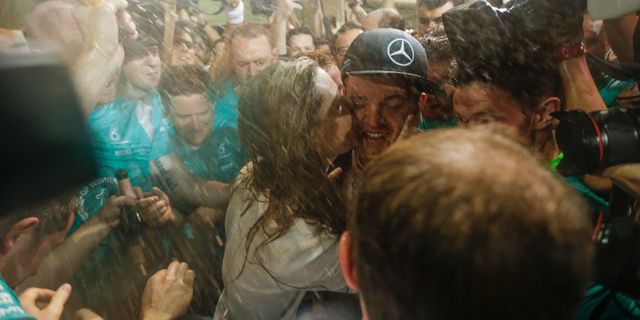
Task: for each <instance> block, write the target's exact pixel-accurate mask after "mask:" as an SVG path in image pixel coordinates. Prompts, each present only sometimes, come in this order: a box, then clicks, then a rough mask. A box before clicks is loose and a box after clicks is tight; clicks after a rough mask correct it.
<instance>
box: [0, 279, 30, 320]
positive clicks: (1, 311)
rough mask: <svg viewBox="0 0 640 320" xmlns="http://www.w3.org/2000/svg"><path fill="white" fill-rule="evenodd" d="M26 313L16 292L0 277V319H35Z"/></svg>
mask: <svg viewBox="0 0 640 320" xmlns="http://www.w3.org/2000/svg"><path fill="white" fill-rule="evenodd" d="M35 319H36V318H34V317H32V316H30V315H29V314H27V313H26V312H25V311H24V309H22V305H20V300H18V297H17V296H16V294H15V293H14V292H13V290H11V288H9V285H7V283H6V282H4V279H2V277H0V320H35Z"/></svg>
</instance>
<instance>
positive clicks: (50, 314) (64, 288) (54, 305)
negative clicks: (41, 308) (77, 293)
mask: <svg viewBox="0 0 640 320" xmlns="http://www.w3.org/2000/svg"><path fill="white" fill-rule="evenodd" d="M70 295H71V285H70V284H68V283H65V284H63V285H61V286H60V288H58V290H57V291H56V293H55V294H54V295H53V298H51V302H50V303H49V305H48V306H47V308H46V309H45V312H46V315H47V319H52V320H53V319H56V320H57V319H60V316H61V315H62V310H64V304H65V303H67V299H69V296H70Z"/></svg>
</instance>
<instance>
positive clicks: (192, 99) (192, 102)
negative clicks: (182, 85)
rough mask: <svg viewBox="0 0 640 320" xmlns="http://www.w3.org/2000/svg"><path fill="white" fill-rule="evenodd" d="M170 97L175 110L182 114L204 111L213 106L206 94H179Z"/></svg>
mask: <svg viewBox="0 0 640 320" xmlns="http://www.w3.org/2000/svg"><path fill="white" fill-rule="evenodd" d="M170 98H171V105H172V107H173V109H174V111H175V112H177V113H181V114H189V113H198V112H204V111H207V110H208V109H210V108H211V104H210V103H209V100H207V97H206V96H205V95H204V94H197V93H196V94H190V95H178V96H173V97H170Z"/></svg>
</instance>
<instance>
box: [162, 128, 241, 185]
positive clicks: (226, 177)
mask: <svg viewBox="0 0 640 320" xmlns="http://www.w3.org/2000/svg"><path fill="white" fill-rule="evenodd" d="M214 126H215V124H214ZM170 135H171V141H172V151H173V152H175V153H176V155H177V156H178V158H180V159H181V160H182V162H183V163H184V164H185V166H186V168H187V170H189V172H190V173H192V174H194V175H196V176H198V177H200V178H202V179H205V180H215V181H218V182H224V183H231V182H233V180H234V179H235V178H236V176H237V175H238V172H239V171H240V169H241V168H242V166H243V165H244V163H245V161H246V160H245V159H246V155H245V153H244V152H243V149H242V147H241V146H240V143H239V141H238V136H237V134H236V130H235V129H233V128H230V127H222V128H214V129H213V132H212V134H211V136H209V137H208V138H207V140H205V142H204V143H203V144H202V145H201V146H200V147H198V148H194V147H192V146H191V145H189V144H187V143H185V142H184V141H183V140H182V139H181V138H180V137H179V136H178V135H177V134H176V133H175V131H171V132H170Z"/></svg>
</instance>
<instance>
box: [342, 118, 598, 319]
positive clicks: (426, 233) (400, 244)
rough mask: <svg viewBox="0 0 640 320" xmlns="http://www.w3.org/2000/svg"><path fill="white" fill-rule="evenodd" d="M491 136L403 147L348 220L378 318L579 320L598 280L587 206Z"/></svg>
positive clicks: (365, 185) (385, 160)
mask: <svg viewBox="0 0 640 320" xmlns="http://www.w3.org/2000/svg"><path fill="white" fill-rule="evenodd" d="M493 131H495V130H491V129H487V128H486V127H476V128H471V129H469V128H454V129H440V130H434V131H431V132H429V133H425V134H421V135H418V136H414V137H412V138H410V139H408V140H405V141H401V142H399V143H398V144H396V145H395V146H393V147H391V148H389V149H388V150H387V151H385V152H384V153H383V154H382V155H381V156H380V157H379V158H377V159H375V160H374V161H373V162H372V163H370V164H369V166H368V167H367V168H366V169H365V173H364V179H363V181H362V187H361V189H360V191H359V194H358V198H357V202H356V210H355V212H354V213H353V214H352V215H351V216H350V217H349V224H348V229H349V230H350V231H351V233H352V239H353V240H352V241H353V246H352V252H351V255H352V258H353V261H354V265H355V269H356V274H357V279H358V283H359V286H360V289H361V294H362V298H363V299H364V301H365V305H366V308H367V313H368V314H369V315H370V319H372V320H375V319H492V320H493V319H568V318H570V317H571V315H572V312H573V311H574V308H575V307H576V305H577V303H578V301H579V299H580V296H581V294H582V293H583V291H584V289H585V288H586V284H587V279H588V277H589V274H590V263H591V249H590V229H589V223H588V219H587V210H586V207H585V204H584V203H583V201H582V199H581V198H580V197H579V196H578V195H577V194H576V193H575V192H574V191H573V190H571V189H570V188H569V187H567V186H566V185H565V184H564V183H563V182H562V181H561V180H560V178H559V177H558V176H556V175H555V174H554V173H552V172H551V171H549V170H547V169H546V168H544V167H543V166H542V165H540V164H539V162H538V161H537V160H536V159H534V158H533V157H532V156H531V154H530V152H529V151H528V150H527V149H526V148H524V147H523V146H521V145H520V144H518V143H517V142H515V141H513V140H511V139H510V138H508V137H507V136H506V135H500V134H496V133H495V132H493Z"/></svg>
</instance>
